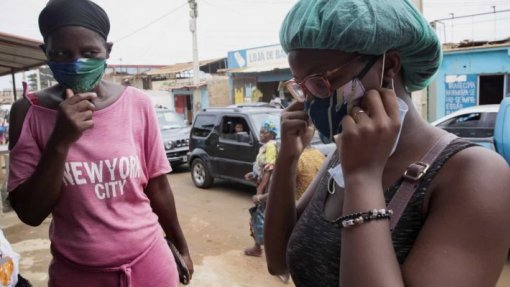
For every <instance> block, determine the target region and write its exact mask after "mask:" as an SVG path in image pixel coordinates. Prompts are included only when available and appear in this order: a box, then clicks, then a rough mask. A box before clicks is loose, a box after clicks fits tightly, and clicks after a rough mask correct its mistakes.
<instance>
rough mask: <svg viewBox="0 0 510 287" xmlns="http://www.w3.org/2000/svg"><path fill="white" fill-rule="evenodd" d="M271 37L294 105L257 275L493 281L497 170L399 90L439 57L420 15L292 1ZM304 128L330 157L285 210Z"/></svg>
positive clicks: (499, 196)
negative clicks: (283, 56) (326, 144)
mask: <svg viewBox="0 0 510 287" xmlns="http://www.w3.org/2000/svg"><path fill="white" fill-rule="evenodd" d="M280 39H281V44H282V46H283V48H284V49H285V50H286V52H287V53H288V59H289V64H290V67H291V70H292V73H293V75H294V79H293V80H291V81H289V82H288V83H287V88H288V89H289V91H290V92H291V93H292V94H293V96H294V97H295V98H296V101H294V102H293V103H292V104H291V105H290V106H289V107H288V108H287V109H286V110H285V111H284V112H283V114H282V120H281V148H280V153H279V154H278V159H277V161H276V166H275V169H274V176H273V180H272V182H271V185H270V192H269V199H268V204H267V209H266V221H265V231H264V235H265V236H264V237H265V239H266V258H267V263H268V269H269V271H270V272H271V273H272V274H275V275H281V274H287V273H289V272H290V274H291V276H292V279H293V281H294V283H295V284H296V285H297V286H339V285H340V286H348V287H354V286H363V287H366V286H392V287H394V286H427V287H429V286H463V287H466V286H473V287H475V286H476V287H480V286H494V285H495V284H496V282H497V280H498V277H499V274H500V272H501V270H502V267H503V265H504V262H505V260H506V257H507V253H508V248H509V245H510V217H509V216H507V213H508V210H510V194H509V193H508V187H509V186H510V168H509V167H508V165H507V164H506V163H505V162H504V160H503V159H502V158H501V157H500V156H498V155H497V154H496V153H494V152H492V151H489V150H487V149H484V148H482V147H479V146H475V145H474V144H472V143H470V142H467V141H465V140H462V139H458V138H455V137H454V136H453V135H451V134H448V133H447V132H445V131H444V130H441V129H438V128H435V127H432V126H430V125H429V124H428V123H427V122H426V121H424V120H423V119H422V118H421V117H420V115H419V114H418V112H417V111H416V110H415V108H414V106H413V104H412V101H411V97H410V92H411V91H415V90H419V89H422V88H424V87H425V86H426V85H427V84H428V83H429V81H430V79H431V78H432V77H433V75H434V74H435V72H436V71H437V69H438V67H439V64H440V61H441V47H440V43H439V41H438V39H437V37H436V35H435V34H434V31H433V30H432V29H431V27H430V26H429V25H428V24H427V22H426V20H425V19H424V18H423V17H422V16H421V15H420V13H419V12H418V11H417V10H416V9H415V8H414V7H413V6H412V4H411V3H409V1H407V0H329V1H326V0H303V1H300V2H298V3H297V4H296V5H295V6H294V7H293V8H292V9H291V11H290V12H289V13H288V15H287V17H286V18H285V20H284V23H283V25H282V28H281V31H280ZM311 122H313V124H314V125H315V126H316V127H317V129H318V131H319V132H320V133H321V135H322V136H323V137H325V138H329V139H330V140H332V141H334V142H335V143H336V145H337V148H338V149H337V150H338V151H337V152H334V153H332V155H330V156H329V158H328V159H327V160H326V164H325V165H324V166H323V167H322V169H321V170H320V171H319V173H318V174H317V176H316V178H315V179H314V181H313V182H312V184H311V185H310V186H309V188H308V190H307V191H306V192H305V194H304V195H303V196H302V197H301V199H300V200H299V202H298V203H297V204H295V203H294V189H295V186H294V184H295V177H296V174H295V167H296V163H297V161H298V158H299V155H300V153H301V152H302V150H303V148H304V147H306V146H307V144H308V142H309V141H310V138H311V134H312V132H313V130H312V129H311V128H310V127H311V125H310V123H311ZM340 147H341V148H340ZM340 163H341V164H340ZM289 167H290V168H289Z"/></svg>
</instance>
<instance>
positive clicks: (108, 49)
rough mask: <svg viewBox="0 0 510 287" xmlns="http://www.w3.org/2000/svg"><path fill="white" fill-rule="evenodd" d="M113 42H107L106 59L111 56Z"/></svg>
mask: <svg viewBox="0 0 510 287" xmlns="http://www.w3.org/2000/svg"><path fill="white" fill-rule="evenodd" d="M112 47H113V43H112V42H107V43H106V59H109V58H110V53H111V52H112Z"/></svg>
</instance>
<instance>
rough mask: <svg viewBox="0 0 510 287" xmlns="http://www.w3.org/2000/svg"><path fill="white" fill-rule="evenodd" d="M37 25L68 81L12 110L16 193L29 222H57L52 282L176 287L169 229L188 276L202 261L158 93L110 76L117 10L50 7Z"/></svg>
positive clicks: (82, 3) (71, 0) (81, 1)
mask: <svg viewBox="0 0 510 287" xmlns="http://www.w3.org/2000/svg"><path fill="white" fill-rule="evenodd" d="M39 28H40V31H41V34H42V35H43V37H44V45H43V46H42V49H43V50H44V52H45V54H46V56H47V58H48V65H49V67H50V68H51V70H52V72H53V74H54V77H55V79H56V80H57V82H58V84H57V85H55V86H53V87H50V88H48V89H45V90H42V91H38V92H35V93H31V94H27V93H26V85H25V93H24V96H25V97H24V98H23V99H21V100H19V101H17V102H16V103H15V104H14V105H13V107H12V112H11V130H10V133H11V134H10V135H11V142H10V146H9V148H10V174H9V182H8V190H9V192H10V193H9V199H10V201H11V204H12V206H13V208H14V210H15V211H16V213H17V214H18V216H19V218H20V219H21V220H22V221H23V222H25V223H26V224H29V225H32V226H37V225H39V224H41V223H42V222H43V220H45V219H46V218H47V217H48V216H49V215H50V214H51V215H52V222H51V227H50V240H51V252H52V255H53V260H52V262H51V264H50V267H49V286H65V287H69V286H73V287H79V286H87V287H90V286H161V287H168V286H177V285H178V284H179V282H178V281H179V275H178V272H177V268H176V263H175V261H174V258H173V256H172V253H171V251H170V248H169V247H168V245H167V243H166V241H165V239H164V237H163V234H162V231H161V227H162V228H163V231H164V232H165V233H166V236H167V237H168V238H169V239H170V240H171V241H172V242H173V243H174V244H175V246H176V247H177V249H178V250H179V251H180V252H181V253H182V255H183V257H184V261H185V262H186V264H187V266H188V268H189V269H190V273H192V271H193V264H192V261H191V259H190V256H189V251H188V246H187V243H186V240H185V238H184V235H183V233H182V231H181V227H180V225H179V222H178V219H177V214H176V209H175V204H174V198H173V194H172V190H171V188H170V185H169V183H168V180H167V177H166V174H167V173H168V172H170V171H171V168H170V166H169V164H168V161H167V159H166V156H165V153H164V149H163V146H162V141H161V138H160V134H159V129H158V127H157V121H156V114H155V111H154V109H153V107H152V104H151V101H150V100H149V98H148V97H147V96H146V95H144V94H142V93H141V92H140V91H139V90H137V89H135V88H131V87H124V86H119V85H116V84H113V83H109V82H106V81H103V80H102V76H103V73H104V71H105V67H106V59H108V57H109V55H110V52H111V48H112V43H109V42H107V36H108V32H109V29H110V23H109V20H108V16H107V14H106V13H105V11H104V10H103V9H102V8H101V7H99V6H98V5H96V4H95V3H93V2H91V1H89V0H52V1H50V2H48V4H47V5H46V7H45V8H44V9H43V10H42V11H41V13H40V15H39ZM158 220H159V223H158ZM189 275H190V274H189Z"/></svg>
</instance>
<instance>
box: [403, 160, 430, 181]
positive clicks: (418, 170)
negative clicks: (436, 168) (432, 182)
mask: <svg viewBox="0 0 510 287" xmlns="http://www.w3.org/2000/svg"><path fill="white" fill-rule="evenodd" d="M429 167H430V165H428V164H426V163H424V162H421V161H417V162H415V163H412V164H411V165H409V167H408V168H407V169H406V171H405V172H404V178H405V179H408V180H411V181H417V180H419V179H420V178H422V177H423V176H424V175H425V174H426V173H427V171H428V170H429Z"/></svg>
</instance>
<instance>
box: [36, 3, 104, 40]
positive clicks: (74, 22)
mask: <svg viewBox="0 0 510 287" xmlns="http://www.w3.org/2000/svg"><path fill="white" fill-rule="evenodd" d="M65 26H80V27H84V28H87V29H90V30H92V31H95V32H97V33H98V34H99V35H101V37H103V38H104V39H105V40H106V38H107V37H108V33H109V32H110V21H109V20H108V15H106V12H105V11H104V10H103V8H101V7H99V6H98V5H97V4H96V3H94V2H92V1H90V0H50V1H49V2H48V4H46V7H45V8H44V9H43V10H42V11H41V14H39V30H40V31H41V34H42V36H43V37H44V41H45V42H46V39H47V38H48V36H49V35H50V34H51V33H52V32H54V31H55V30H57V29H58V28H61V27H65Z"/></svg>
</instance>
